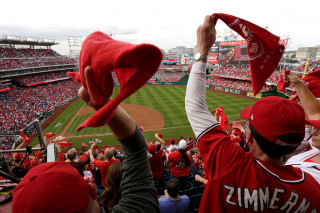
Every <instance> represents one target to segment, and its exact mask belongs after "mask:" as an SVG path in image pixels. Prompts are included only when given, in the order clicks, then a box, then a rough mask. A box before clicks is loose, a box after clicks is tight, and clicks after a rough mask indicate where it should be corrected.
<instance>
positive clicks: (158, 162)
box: [149, 150, 166, 180]
mask: <svg viewBox="0 0 320 213" xmlns="http://www.w3.org/2000/svg"><path fill="white" fill-rule="evenodd" d="M165 157H166V156H165V155H164V154H163V151H162V150H159V152H157V153H156V154H155V155H154V156H150V157H149V161H150V166H151V171H152V175H153V179H154V180H161V179H162V178H163V170H164V166H163V161H165V160H166V158H165Z"/></svg>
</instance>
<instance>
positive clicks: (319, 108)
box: [284, 72, 320, 120]
mask: <svg viewBox="0 0 320 213" xmlns="http://www.w3.org/2000/svg"><path fill="white" fill-rule="evenodd" d="M284 80H285V81H286V82H290V83H291V85H292V86H293V87H294V88H295V89H296V92H297V94H298V96H299V99H300V102H301V106H302V107H303V109H304V111H305V113H306V114H307V116H308V119H310V120H318V119H320V105H319V103H318V101H317V99H316V98H315V97H314V95H313V94H312V93H311V92H310V90H309V89H308V87H307V86H306V85H305V84H304V83H303V82H302V81H301V80H300V79H299V78H298V77H297V76H295V75H294V74H293V73H291V72H290V73H289V74H288V75H287V76H285V77H284Z"/></svg>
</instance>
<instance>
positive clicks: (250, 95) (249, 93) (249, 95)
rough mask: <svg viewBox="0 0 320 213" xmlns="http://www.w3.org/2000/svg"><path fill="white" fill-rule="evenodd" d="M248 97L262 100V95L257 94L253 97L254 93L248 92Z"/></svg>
mask: <svg viewBox="0 0 320 213" xmlns="http://www.w3.org/2000/svg"><path fill="white" fill-rule="evenodd" d="M247 96H248V97H250V98H256V99H261V94H260V93H259V94H257V95H256V96H254V95H253V92H247Z"/></svg>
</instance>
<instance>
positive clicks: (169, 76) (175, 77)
mask: <svg viewBox="0 0 320 213" xmlns="http://www.w3.org/2000/svg"><path fill="white" fill-rule="evenodd" d="M183 76H185V73H183V72H166V71H163V70H158V71H157V72H156V73H155V74H154V76H153V77H152V78H156V79H159V80H161V81H163V82H177V81H179V80H180V79H181V78H182V77H183Z"/></svg>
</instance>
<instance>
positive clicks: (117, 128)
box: [79, 67, 159, 212]
mask: <svg viewBox="0 0 320 213" xmlns="http://www.w3.org/2000/svg"><path fill="white" fill-rule="evenodd" d="M92 74H93V73H92V69H91V68H90V67H87V68H86V69H85V78H86V83H87V86H88V91H87V90H85V89H84V88H83V87H81V88H80V90H79V96H80V98H81V99H82V100H84V101H85V102H86V103H87V104H88V105H89V106H92V107H93V108H94V109H96V110H98V109H100V108H101V107H102V106H103V105H104V104H105V103H106V102H107V101H109V100H108V98H106V99H105V101H104V103H103V102H97V101H95V100H98V99H96V95H97V94H102V93H101V91H99V90H100V88H99V87H95V85H94V84H93V83H92V82H93V76H92ZM107 125H108V126H109V128H110V129H111V131H112V132H113V134H114V136H115V137H116V138H117V139H118V140H119V141H120V143H121V145H122V150H123V153H124V161H123V167H122V170H121V173H122V181H121V189H122V194H121V195H122V198H121V200H120V202H119V204H118V205H116V206H114V208H113V210H112V212H145V211H148V212H159V204H158V199H157V192H156V190H155V188H154V183H153V179H152V172H151V168H150V164H149V159H148V158H147V146H146V143H145V138H144V136H143V134H142V133H141V131H140V129H139V128H138V127H137V125H136V123H135V121H134V120H133V119H132V118H131V117H130V116H129V115H128V113H127V112H126V111H125V110H123V109H122V108H121V107H120V106H119V107H118V108H117V109H116V111H115V113H114V115H113V117H112V118H111V120H110V121H109V122H108V123H107ZM90 156H91V154H90Z"/></svg>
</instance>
